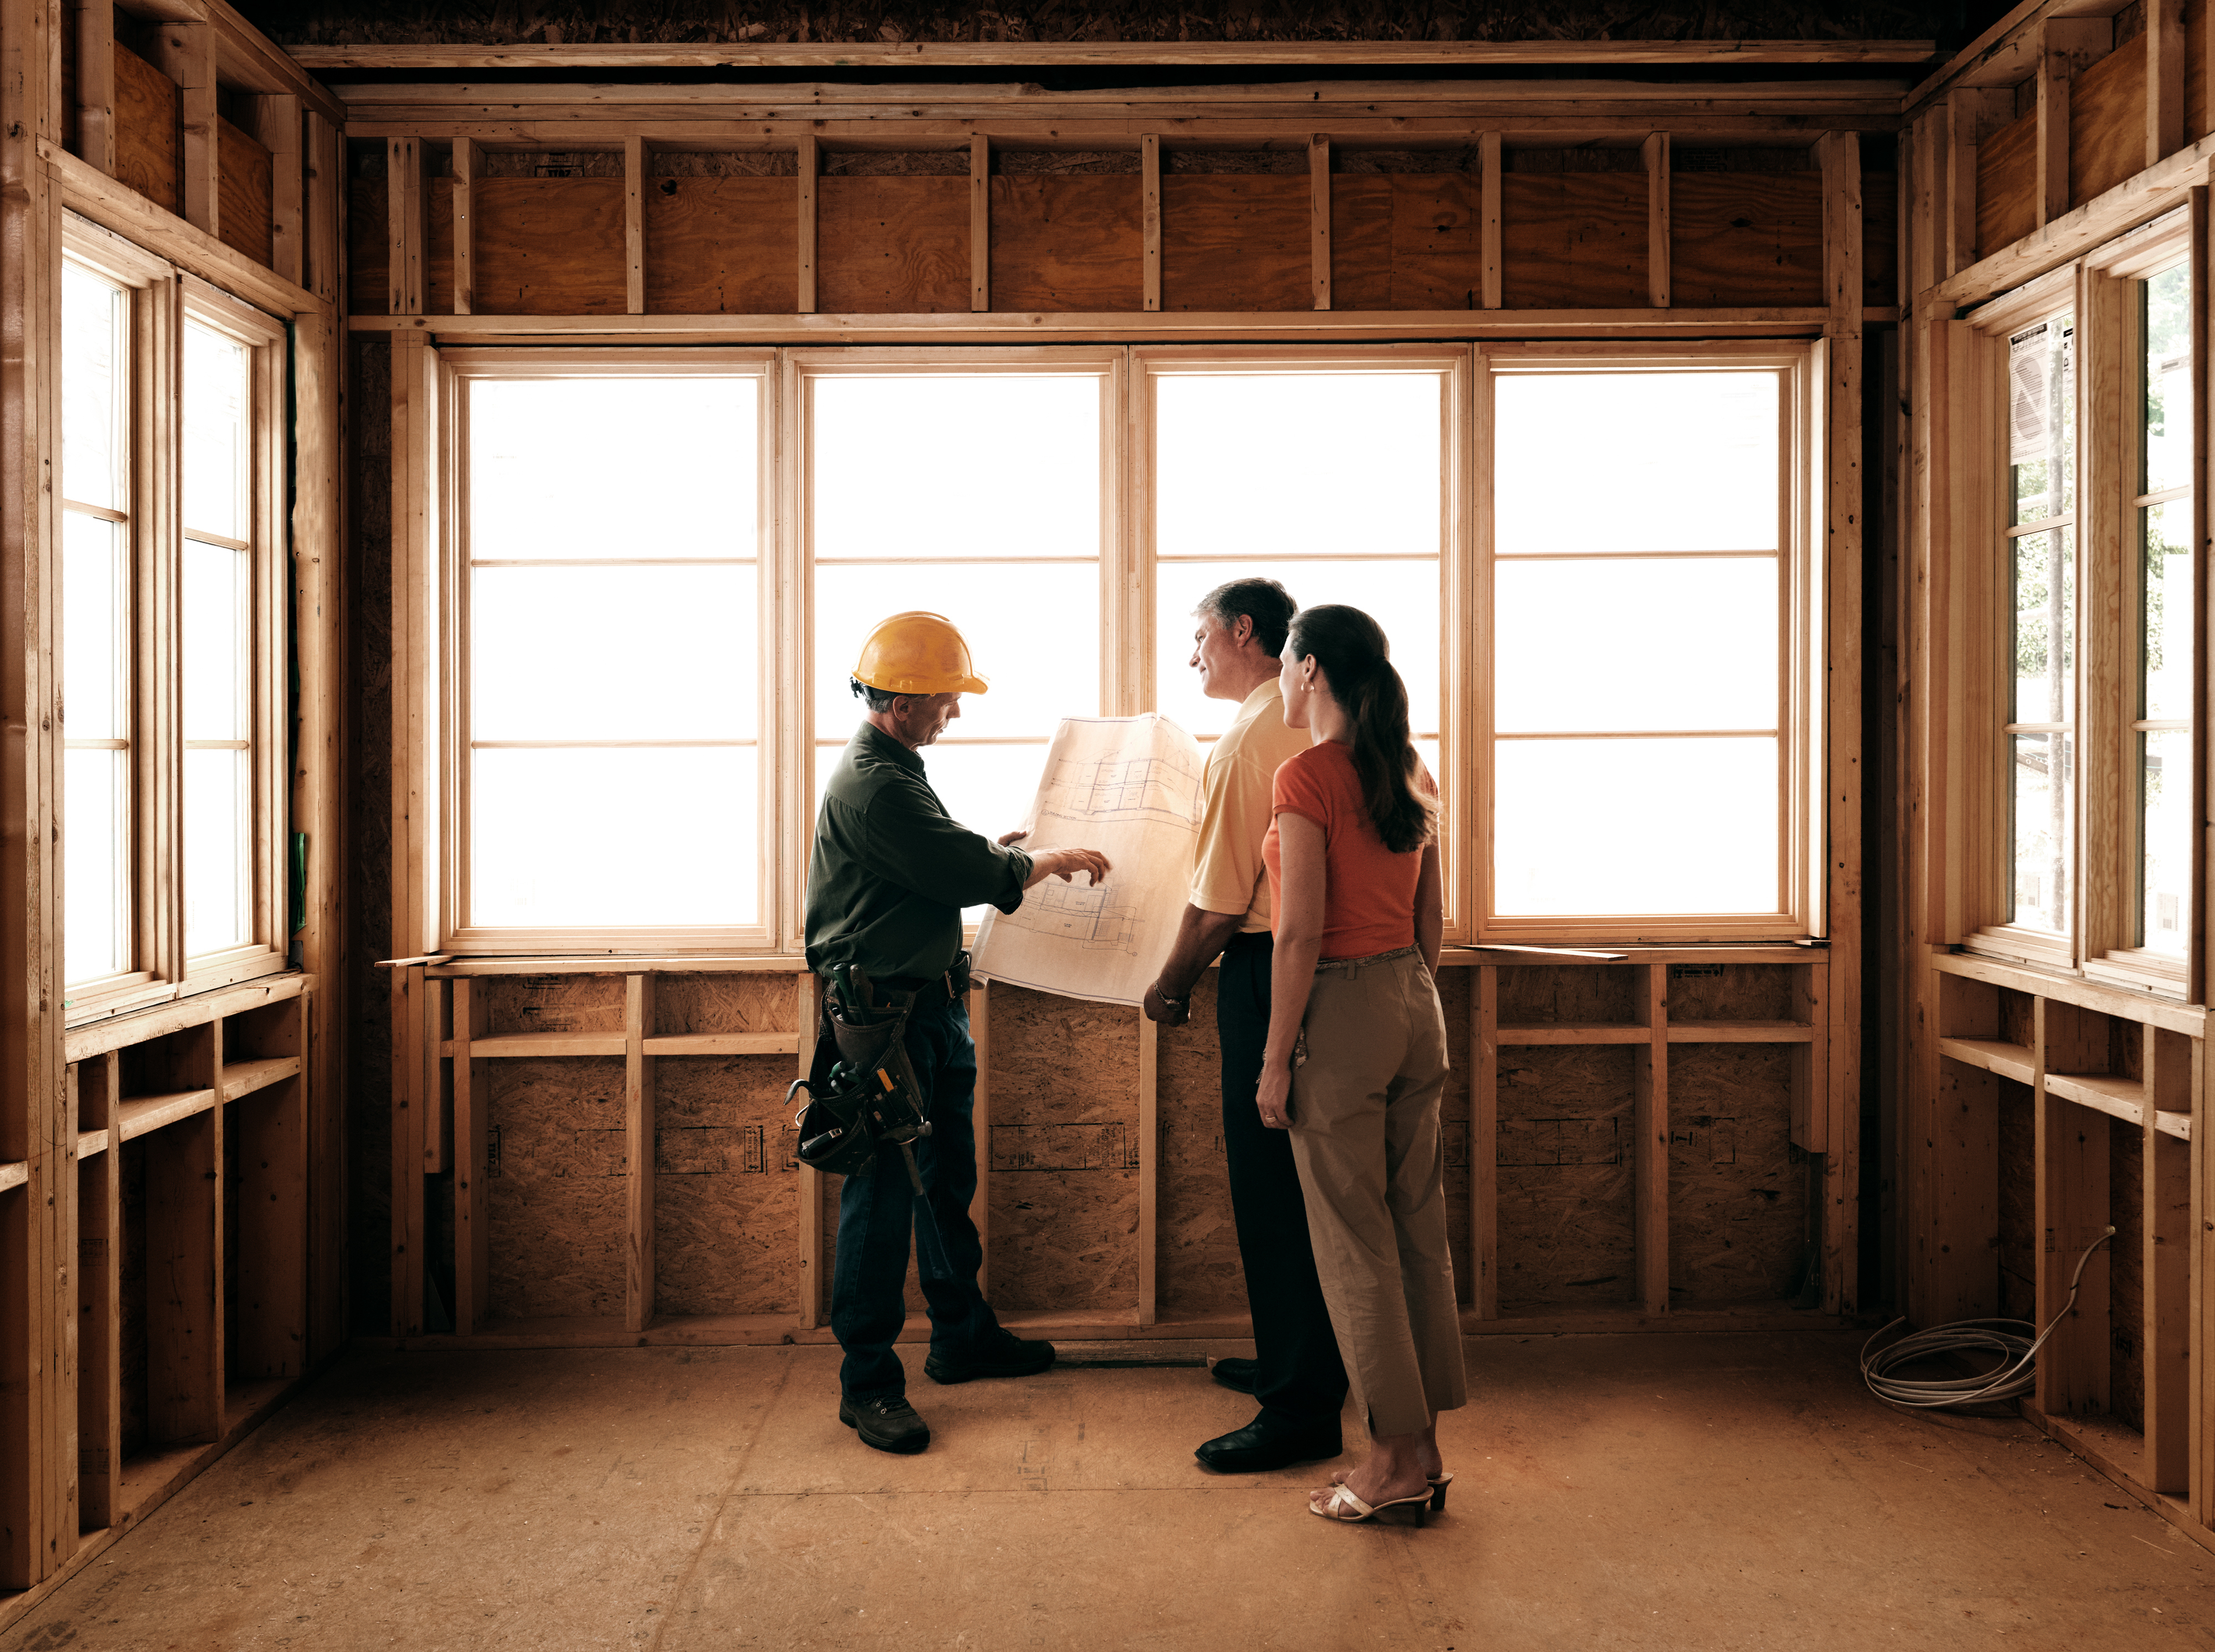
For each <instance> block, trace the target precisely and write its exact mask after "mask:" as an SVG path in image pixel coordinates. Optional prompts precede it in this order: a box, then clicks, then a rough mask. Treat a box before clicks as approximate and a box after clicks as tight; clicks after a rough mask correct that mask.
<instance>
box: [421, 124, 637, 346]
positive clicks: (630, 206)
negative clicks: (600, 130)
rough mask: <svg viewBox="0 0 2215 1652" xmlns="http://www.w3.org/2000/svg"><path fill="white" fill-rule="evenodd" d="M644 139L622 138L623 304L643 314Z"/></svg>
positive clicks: (628, 308)
mask: <svg viewBox="0 0 2215 1652" xmlns="http://www.w3.org/2000/svg"><path fill="white" fill-rule="evenodd" d="M646 165H647V153H646V139H645V138H641V137H639V136H638V135H636V134H635V133H634V134H632V135H631V136H630V137H628V138H624V139H623V307H624V308H625V309H626V310H629V312H630V313H631V314H632V315H634V316H643V315H644V314H646ZM458 233H459V232H458V230H457V235H458Z"/></svg>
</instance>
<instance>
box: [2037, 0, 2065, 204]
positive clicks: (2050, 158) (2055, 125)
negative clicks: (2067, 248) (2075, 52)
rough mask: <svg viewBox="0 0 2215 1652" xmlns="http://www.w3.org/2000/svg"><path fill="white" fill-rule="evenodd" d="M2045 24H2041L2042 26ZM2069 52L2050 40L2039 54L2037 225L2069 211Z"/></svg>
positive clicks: (2042, 46)
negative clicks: (2060, 48) (2057, 47)
mask: <svg viewBox="0 0 2215 1652" xmlns="http://www.w3.org/2000/svg"><path fill="white" fill-rule="evenodd" d="M2045 27H2046V26H2045V25H2042V24H2041V25H2040V28H2041V29H2043V28H2045ZM2070 70H2071V63H2070V59H2069V54H2068V53H2067V52H2063V51H2059V50H2057V49H2056V47H2055V46H2054V45H2053V43H2052V41H2051V40H2047V41H2046V42H2044V43H2043V44H2042V45H2041V46H2040V50H2039V53H2038V75H2037V87H2038V171H2037V183H2036V187H2035V189H2034V192H2033V202H2034V206H2036V208H2037V211H2038V222H2039V223H2040V224H2048V223H2051V222H2052V220H2053V219H2055V218H2059V217H2060V216H2061V215H2062V214H2063V213H2064V212H2067V211H2068V210H2069V74H2070Z"/></svg>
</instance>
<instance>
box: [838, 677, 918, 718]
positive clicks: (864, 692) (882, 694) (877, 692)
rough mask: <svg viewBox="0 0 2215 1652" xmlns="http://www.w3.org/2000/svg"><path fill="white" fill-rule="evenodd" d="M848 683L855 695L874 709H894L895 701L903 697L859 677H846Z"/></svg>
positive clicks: (911, 696) (909, 696) (908, 697)
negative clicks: (876, 686)
mask: <svg viewBox="0 0 2215 1652" xmlns="http://www.w3.org/2000/svg"><path fill="white" fill-rule="evenodd" d="M846 685H847V687H849V688H850V689H852V690H853V691H854V693H855V695H856V697H858V698H860V699H861V700H862V701H863V702H864V703H866V704H867V705H868V708H869V709H870V710H872V711H889V710H891V709H893V701H894V700H897V699H900V698H902V696H900V695H898V694H895V693H893V691H891V690H890V689H888V688H875V687H873V686H871V685H869V684H868V683H865V682H863V681H862V679H860V678H858V677H849V678H848V679H846ZM905 698H907V699H913V698H915V696H914V695H912V694H910V695H907V696H905Z"/></svg>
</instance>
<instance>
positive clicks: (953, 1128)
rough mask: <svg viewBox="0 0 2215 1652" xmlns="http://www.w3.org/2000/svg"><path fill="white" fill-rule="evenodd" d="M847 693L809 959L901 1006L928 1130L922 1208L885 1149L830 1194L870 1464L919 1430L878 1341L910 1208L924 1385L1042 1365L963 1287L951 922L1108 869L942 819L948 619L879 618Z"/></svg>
mask: <svg viewBox="0 0 2215 1652" xmlns="http://www.w3.org/2000/svg"><path fill="white" fill-rule="evenodd" d="M851 686H852V689H853V691H854V693H855V694H856V696H858V697H860V698H862V700H863V701H865V702H866V703H867V704H868V714H867V715H865V716H864V717H863V718H862V725H861V727H860V728H856V730H855V731H854V737H853V739H852V740H850V741H848V742H847V746H846V750H845V752H844V755H843V756H842V757H841V758H839V761H838V768H837V769H836V770H834V771H832V772H831V778H830V781H829V783H827V784H826V785H825V787H824V789H823V801H822V804H821V807H820V808H819V810H818V811H817V814H816V817H815V850H814V854H813V857H812V858H811V860H810V861H809V863H808V868H807V961H808V965H809V967H811V968H813V970H814V971H815V972H816V973H818V974H819V975H822V976H824V977H825V978H826V979H827V980H828V981H829V982H830V984H831V985H830V990H831V992H834V993H838V994H851V993H853V992H856V986H855V983H854V980H853V975H852V971H853V969H854V967H856V966H859V967H860V969H861V971H862V974H863V975H864V976H865V977H866V978H867V980H868V983H869V984H870V986H871V988H872V992H871V997H872V998H874V999H875V1000H876V1002H875V1003H874V1004H871V1005H869V1006H868V1009H869V1010H871V1011H872V1012H884V1013H897V1011H898V1010H899V1009H901V1008H905V1010H906V1013H907V1017H908V1019H907V1023H906V1027H905V1032H904V1034H903V1039H904V1041H905V1046H906V1049H907V1053H908V1057H909V1059H910V1061H911V1063H912V1064H913V1066H914V1070H915V1075H916V1078H917V1083H918V1084H919V1085H920V1087H921V1089H922V1090H923V1095H922V1096H920V1097H919V1098H918V1099H919V1100H920V1101H921V1102H923V1104H924V1105H925V1106H926V1108H927V1109H928V1115H929V1118H930V1134H929V1135H927V1136H924V1137H923V1138H922V1139H919V1140H917V1141H916V1142H915V1143H914V1144H913V1150H914V1153H915V1159H916V1166H917V1170H918V1171H919V1173H920V1176H921V1179H922V1182H923V1193H922V1195H921V1198H920V1200H918V1199H917V1195H916V1194H913V1193H912V1192H911V1188H912V1185H913V1184H912V1183H911V1180H910V1177H909V1175H908V1170H907V1164H906V1161H905V1159H904V1158H902V1156H901V1153H900V1151H899V1148H897V1147H893V1146H886V1147H882V1148H880V1150H879V1151H878V1153H877V1156H876V1162H875V1164H874V1167H873V1168H872V1169H870V1170H868V1173H866V1174H857V1175H853V1176H848V1177H847V1178H846V1181H845V1184H844V1187H843V1188H841V1189H840V1192H839V1196H838V1262H837V1267H836V1271H835V1272H834V1274H833V1275H832V1278H831V1330H832V1332H833V1333H834V1334H835V1335H836V1336H838V1342H839V1346H840V1347H842V1348H844V1350H845V1353H846V1357H845V1360H844V1363H843V1364H842V1365H841V1366H840V1368H839V1389H840V1394H839V1400H838V1420H839V1421H840V1422H843V1423H844V1424H846V1426H847V1427H849V1428H853V1429H855V1430H856V1432H857V1433H858V1434H860V1436H861V1438H862V1441H863V1443H865V1444H867V1445H870V1446H875V1447H876V1448H877V1449H878V1450H880V1451H887V1452H919V1451H921V1450H923V1447H924V1446H928V1445H929V1444H930V1427H929V1425H927V1424H926V1423H925V1422H923V1419H922V1418H921V1417H920V1416H917V1415H916V1411H915V1408H914V1407H913V1406H911V1405H910V1404H909V1403H908V1401H907V1382H906V1374H905V1370H904V1368H903V1367H902V1366H901V1364H900V1360H899V1354H895V1353H894V1352H893V1340H894V1339H895V1338H897V1337H898V1336H899V1333H900V1328H901V1326H902V1324H903V1323H904V1322H905V1318H906V1305H905V1283H906V1277H907V1262H908V1233H909V1230H910V1227H911V1224H912V1222H914V1221H916V1220H920V1219H923V1217H922V1216H921V1214H920V1212H921V1211H922V1210H923V1209H927V1210H928V1212H929V1216H930V1219H935V1223H936V1229H937V1237H938V1238H939V1240H940V1241H941V1242H942V1246H943V1259H944V1267H943V1268H942V1269H939V1268H925V1269H924V1270H923V1280H922V1284H923V1298H924V1300H925V1302H926V1304H927V1305H928V1306H929V1308H930V1355H929V1357H928V1358H927V1359H925V1360H924V1361H923V1371H924V1373H926V1374H927V1375H928V1376H930V1378H931V1379H932V1380H933V1381H936V1382H940V1383H958V1382H968V1381H970V1380H971V1379H974V1378H978V1377H1027V1376H1031V1375H1034V1374H1035V1373H1038V1372H1041V1371H1044V1370H1045V1369H1046V1367H1047V1366H1050V1365H1052V1363H1053V1356H1054V1350H1053V1344H1052V1343H1051V1342H1030V1341H1026V1340H1024V1339H1023V1338H1022V1337H1019V1336H1015V1335H1014V1334H1013V1333H1012V1332H1010V1331H1008V1330H1004V1329H1003V1328H1002V1326H1001V1324H1000V1323H999V1321H998V1320H997V1318H996V1317H994V1316H993V1313H992V1310H991V1305H990V1304H988V1303H987V1302H986V1301H985V1298H984V1295H983V1293H981V1292H980V1291H979V1289H978V1288H977V1269H978V1267H979V1264H980V1263H981V1262H983V1260H984V1250H983V1247H982V1246H981V1245H980V1244H979V1242H978V1237H977V1228H976V1225H975V1224H974V1223H973V1222H972V1221H971V1220H970V1219H969V1201H970V1199H971V1197H972V1195H973V1194H975V1192H976V1190H977V1148H976V1137H975V1134H974V1132H973V1129H972V1127H971V1125H970V1104H971V1102H972V1100H973V1096H974V1093H975V1090H976V1084H977V1050H976V1046H975V1045H974V1044H973V1043H972V1042H971V1041H970V1037H969V1007H968V1003H967V999H966V992H967V990H968V972H969V955H968V954H966V952H964V951H962V949H961V909H962V908H963V907H965V906H980V905H985V904H987V903H989V904H990V905H991V906H997V908H999V910H1000V911H1002V912H1013V911H1015V908H1016V907H1018V906H1021V905H1022V900H1023V891H1024V890H1026V889H1028V888H1029V887H1031V885H1033V884H1034V883H1036V882H1038V881H1040V879H1042V878H1048V877H1058V878H1060V879H1062V880H1063V881H1069V880H1070V879H1071V878H1072V877H1074V876H1075V875H1077V874H1078V873H1080V872H1081V873H1083V874H1085V875H1087V876H1088V877H1089V879H1090V881H1092V882H1094V883H1098V882H1099V881H1101V879H1102V878H1104V877H1105V876H1106V875H1107V857H1105V856H1104V855H1101V854H1100V853H1099V852H1098V851H1095V850H1090V849H1040V850H1023V849H1018V848H1016V847H1015V844H1016V843H1017V841H1018V840H1020V839H1021V838H1022V836H1023V835H1024V834H1023V833H1022V832H1008V833H1006V834H1005V835H1004V836H1003V837H1001V838H999V839H998V840H997V841H995V840H994V839H992V838H985V837H982V836H980V835H979V834H978V833H977V832H972V831H970V830H969V829H968V827H966V826H962V825H960V823H958V822H957V821H955V820H952V819H951V818H949V817H948V814H947V813H946V810H945V808H944V806H943V805H942V804H941V803H940V802H939V801H938V794H937V793H936V792H935V791H933V790H932V789H931V786H930V781H929V780H928V779H926V778H925V777H924V773H923V757H922V751H923V747H924V746H928V745H930V743H931V742H932V741H934V740H936V739H937V738H938V737H939V735H940V734H943V733H944V732H945V730H946V726H947V725H948V723H949V722H953V720H954V718H956V717H958V716H960V715H961V697H962V696H963V695H964V694H982V693H984V692H985V686H986V685H985V679H983V678H981V677H979V676H978V675H977V674H976V673H975V672H973V670H972V669H971V668H970V661H969V645H968V644H967V643H966V642H964V641H963V640H962V636H961V633H960V631H959V630H957V629H955V628H954V624H953V623H952V622H951V621H949V620H947V619H945V618H943V617H941V616H939V615H937V614H928V613H905V614H894V615H893V617H891V618H889V619H887V620H885V621H883V622H881V623H880V624H879V625H878V626H877V628H876V629H874V630H873V631H871V632H870V633H869V636H868V641H867V642H864V643H863V644H862V655H861V659H860V660H859V662H858V663H856V666H854V671H853V677H852V684H851ZM918 1244H919V1246H920V1247H921V1249H922V1250H923V1254H924V1255H925V1256H926V1257H930V1256H932V1255H933V1254H934V1248H933V1247H932V1246H931V1245H930V1240H929V1236H927V1235H919V1236H918ZM949 1275H950V1276H949Z"/></svg>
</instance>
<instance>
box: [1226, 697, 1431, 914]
mask: <svg viewBox="0 0 2215 1652" xmlns="http://www.w3.org/2000/svg"><path fill="white" fill-rule="evenodd" d="M1421 785H1422V787H1423V789H1424V790H1426V791H1428V792H1432V793H1435V792H1436V791H1437V787H1436V785H1435V784H1434V783H1433V781H1432V779H1431V776H1430V771H1429V770H1427V769H1426V770H1424V771H1423V774H1422V780H1421ZM1287 809H1290V810H1291V811H1292V813H1293V814H1304V815H1305V816H1307V818H1308V819H1309V820H1313V821H1314V822H1315V823H1316V825H1317V826H1321V827H1322V840H1323V876H1324V886H1323V917H1322V956H1323V957H1326V958H1368V957H1372V956H1374V955H1376V954H1377V953H1380V952H1393V951H1396V950H1397V949H1400V948H1402V947H1411V946H1413V945H1414V944H1415V884H1416V881H1417V880H1418V879H1419V878H1420V876H1421V875H1422V869H1423V852H1422V851H1421V850H1420V849H1414V850H1410V851H1408V853H1406V854H1404V855H1396V854H1394V853H1393V852H1392V851H1390V850H1389V849H1387V848H1385V846H1384V839H1383V838H1380V837H1378V836H1377V828H1376V827H1375V826H1373V825H1371V823H1370V820H1369V805H1368V804H1367V803H1366V802H1365V801H1363V799H1362V795H1361V777H1360V775H1359V773H1358V772H1357V771H1355V769H1354V766H1353V751H1352V749H1351V748H1350V747H1348V746H1342V745H1341V744H1340V743H1339V742H1338V741H1336V740H1326V741H1325V742H1323V743H1322V745H1320V746H1310V747H1309V748H1308V749H1307V750H1306V751H1304V752H1300V753H1299V754H1298V756H1297V757H1293V758H1289V759H1287V760H1286V761H1285V765H1284V766H1283V767H1282V768H1280V769H1279V770H1278V771H1277V779H1276V787H1275V791H1274V794H1273V798H1272V807H1271V809H1270V818H1269V835H1268V836H1267V838H1264V839H1263V840H1262V844H1261V858H1262V862H1263V863H1264V864H1265V865H1267V867H1268V869H1269V907H1270V911H1271V912H1272V913H1273V914H1274V913H1281V912H1283V911H1284V910H1285V906H1284V900H1283V897H1282V894H1280V892H1279V884H1280V883H1281V881H1283V877H1284V869H1283V863H1282V857H1281V851H1280V850H1279V844H1278V840H1277V820H1276V817H1277V816H1278V815H1279V814H1283V813H1284V812H1285V810H1287Z"/></svg>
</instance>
